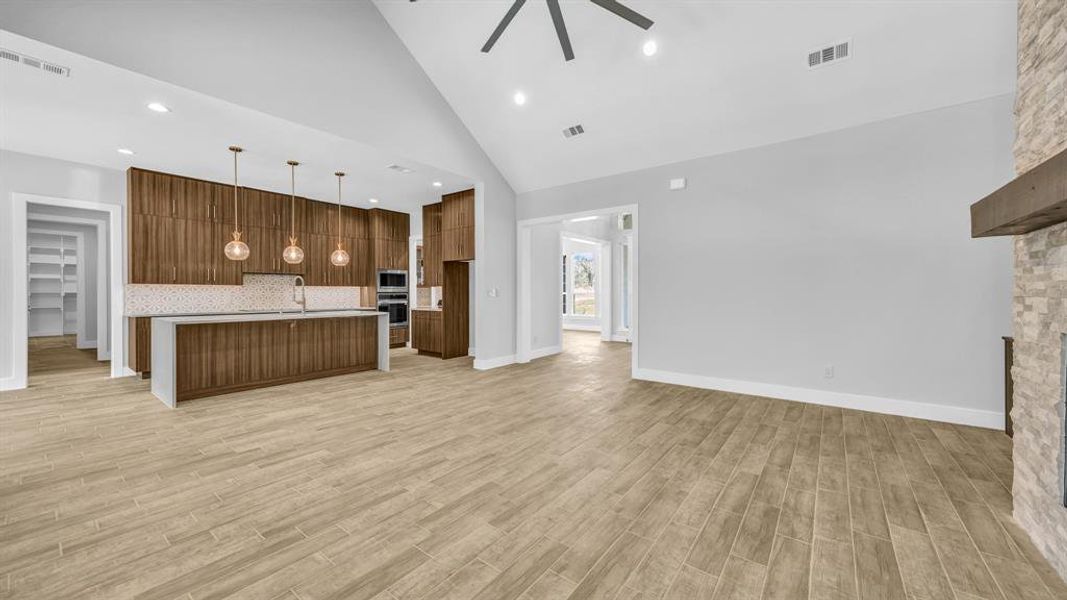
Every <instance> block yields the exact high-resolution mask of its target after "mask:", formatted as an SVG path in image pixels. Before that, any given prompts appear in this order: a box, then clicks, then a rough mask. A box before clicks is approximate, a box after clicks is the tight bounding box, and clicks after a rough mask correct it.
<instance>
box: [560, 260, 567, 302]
mask: <svg viewBox="0 0 1067 600" xmlns="http://www.w3.org/2000/svg"><path fill="white" fill-rule="evenodd" d="M561 272H562V273H563V287H562V288H561V289H562V290H563V314H567V274H568V271H567V255H566V254H564V255H563V269H562V270H561Z"/></svg>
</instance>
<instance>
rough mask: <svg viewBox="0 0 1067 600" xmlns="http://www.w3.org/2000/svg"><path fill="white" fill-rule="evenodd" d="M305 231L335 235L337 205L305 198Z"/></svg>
mask: <svg viewBox="0 0 1067 600" xmlns="http://www.w3.org/2000/svg"><path fill="white" fill-rule="evenodd" d="M343 212H344V211H342V213H343ZM307 232H308V233H309V234H312V233H316V234H321V235H337V233H336V232H337V205H336V204H327V203H326V202H318V201H316V200H307Z"/></svg>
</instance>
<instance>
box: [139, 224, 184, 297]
mask: <svg viewBox="0 0 1067 600" xmlns="http://www.w3.org/2000/svg"><path fill="white" fill-rule="evenodd" d="M129 228H130V241H129V245H130V246H129V251H130V264H129V280H130V283H174V282H175V281H176V279H177V273H176V270H175V265H174V260H175V251H174V219H172V218H170V217H165V216H158V215H151V214H137V213H132V214H130V215H129Z"/></svg>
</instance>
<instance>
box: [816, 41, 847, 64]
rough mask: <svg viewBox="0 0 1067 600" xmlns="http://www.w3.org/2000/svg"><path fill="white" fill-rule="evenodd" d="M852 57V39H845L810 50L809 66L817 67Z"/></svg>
mask: <svg viewBox="0 0 1067 600" xmlns="http://www.w3.org/2000/svg"><path fill="white" fill-rule="evenodd" d="M848 58H852V40H850V39H849V40H843V41H840V42H837V43H836V44H830V45H829V46H825V47H823V48H816V49H814V50H812V51H810V52H808V68H809V69H817V68H819V67H822V66H825V65H828V64H830V63H839V62H841V61H843V60H845V59H848Z"/></svg>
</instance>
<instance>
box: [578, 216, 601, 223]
mask: <svg viewBox="0 0 1067 600" xmlns="http://www.w3.org/2000/svg"><path fill="white" fill-rule="evenodd" d="M599 218H600V217H598V216H596V215H592V216H588V217H578V218H577V219H571V223H581V222H582V221H595V220H597V219H599Z"/></svg>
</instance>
